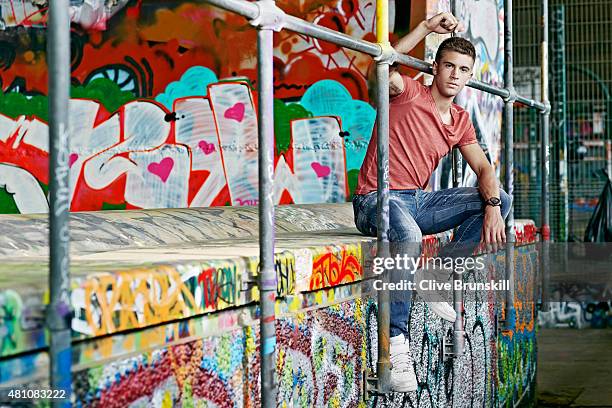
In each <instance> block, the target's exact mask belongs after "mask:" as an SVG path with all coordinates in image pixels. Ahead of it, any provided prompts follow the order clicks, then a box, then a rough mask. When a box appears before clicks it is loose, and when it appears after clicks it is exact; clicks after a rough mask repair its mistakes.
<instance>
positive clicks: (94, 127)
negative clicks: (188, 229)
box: [0, 68, 374, 213]
mask: <svg viewBox="0 0 612 408" xmlns="http://www.w3.org/2000/svg"><path fill="white" fill-rule="evenodd" d="M202 72H205V73H208V74H211V72H210V71H209V70H207V69H204V68H196V69H192V70H190V72H188V74H189V75H188V77H189V76H190V74H192V73H193V74H194V75H199V76H202V75H203V74H202ZM169 88H172V89H174V91H175V92H174V93H173V92H167V93H165V94H164V96H163V97H162V98H159V100H160V102H163V103H165V104H172V111H169V110H167V109H165V108H164V106H162V105H160V104H158V103H156V102H153V101H147V100H134V101H130V102H128V103H126V104H124V105H122V106H120V107H119V109H118V110H117V111H116V112H115V113H112V114H111V113H109V112H108V111H107V110H106V108H105V107H104V106H102V105H101V104H100V103H98V102H96V101H93V100H87V99H73V100H72V101H71V104H70V111H71V114H73V115H74V116H75V117H79V121H72V122H71V124H70V129H69V133H70V134H71V135H72V137H71V153H70V156H69V165H70V178H71V189H72V195H71V197H72V205H71V209H72V210H73V211H86V210H101V209H105V208H106V209H108V208H130V209H134V208H184V207H203V206H211V205H224V204H226V203H230V204H232V205H254V204H257V200H258V194H259V193H258V182H257V172H256V171H252V172H251V171H246V172H245V171H244V168H245V166H246V168H252V169H256V168H257V119H256V113H255V105H254V99H253V95H252V93H251V91H250V88H249V86H248V85H247V84H245V83H241V82H214V83H211V84H209V85H208V87H207V88H206V94H207V95H208V97H181V96H180V95H182V94H183V93H184V92H182V91H181V90H180V89H178V86H177V87H172V86H169ZM319 92H327V95H328V96H330V97H331V96H332V95H337V98H336V100H338V101H339V100H344V101H345V102H353V100H352V99H351V97H350V95H349V94H348V93H346V90H345V89H344V88H343V87H342V86H341V85H339V84H337V83H333V84H331V85H330V84H329V83H321V84H315V85H313V86H312V87H311V88H310V89H309V90H308V91H307V92H306V93H305V94H304V100H305V102H304V104H305V105H306V106H308V107H309V108H312V109H315V110H322V109H323V108H320V107H318V104H317V103H316V102H314V101H313V99H314V96H313V95H312V93H315V94H317V93H319ZM343 92H344V93H343ZM368 109H372V108H371V107H369V106H368ZM337 112H339V111H337ZM370 119H371V121H372V122H371V123H370V125H371V126H373V120H374V118H373V117H371V118H370ZM350 120H353V122H354V119H350V118H349V122H350ZM370 125H369V126H370ZM360 126H363V121H361V125H360ZM371 126H370V127H371ZM342 129H343V127H342V124H341V120H340V118H339V117H337V116H315V117H308V118H297V119H292V120H291V121H290V123H289V132H290V141H289V146H288V149H287V150H286V151H284V152H279V154H278V155H277V158H276V175H275V177H276V181H277V182H276V183H275V197H276V202H277V203H288V202H295V203H316V202H342V201H346V199H347V197H348V194H349V192H348V189H349V186H348V180H347V163H346V157H347V156H351V153H348V152H345V144H344V140H343V136H341V133H342V132H343V130H342ZM349 129H351V130H352V128H349ZM47 135H48V128H47V125H46V123H45V121H44V120H41V119H39V118H35V117H34V118H27V117H24V116H18V117H17V118H16V119H11V118H9V117H7V116H0V161H1V162H2V164H1V165H0V186H2V187H4V190H5V193H6V194H5V195H4V196H0V201H2V200H4V201H5V203H4V208H15V209H16V210H17V211H18V212H21V213H27V212H45V211H47V208H48V204H47V198H46V194H45V191H46V186H47V184H48V169H47V163H48V140H47V138H48V136H47ZM364 135H365V134H364ZM364 137H365V136H364ZM353 146H355V145H353Z"/></svg>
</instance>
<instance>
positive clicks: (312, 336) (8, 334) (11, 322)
mask: <svg viewBox="0 0 612 408" xmlns="http://www.w3.org/2000/svg"><path fill="white" fill-rule="evenodd" d="M328 207H329V208H333V211H332V210H329V211H325V209H326V208H328ZM351 211H352V210H351V206H350V204H349V203H346V204H343V205H316V206H311V205H305V206H283V207H282V208H281V209H279V223H278V231H279V234H278V235H277V244H276V249H277V253H276V257H275V270H276V275H277V299H278V301H277V304H276V316H277V323H276V329H277V348H276V350H277V355H276V358H277V373H278V379H279V380H278V381H279V387H278V392H279V394H278V395H279V405H280V406H285V405H283V403H285V404H286V406H296V407H297V406H299V407H311V406H329V407H337V406H347V407H349V406H380V407H404V406H405V407H413V406H418V407H431V406H500V405H507V404H511V403H518V402H519V400H521V399H523V398H527V397H525V395H529V392H530V390H532V387H531V386H532V379H533V375H534V373H535V369H536V367H535V361H536V359H535V323H534V321H535V309H534V305H533V301H532V299H533V294H534V293H535V287H534V282H535V279H536V278H535V274H534V271H535V270H536V267H537V265H536V263H537V256H536V252H535V247H534V245H529V243H530V242H532V240H533V238H534V231H533V228H534V227H533V224H532V223H524V222H518V221H517V231H516V232H517V236H519V237H520V239H521V242H522V243H523V244H526V246H522V247H520V248H519V249H518V250H517V251H516V253H515V267H516V270H515V280H514V286H515V288H516V293H515V297H514V300H513V304H512V307H511V308H510V310H511V312H510V314H509V315H508V316H506V306H505V303H504V302H505V300H504V299H505V298H503V297H502V298H499V297H494V296H493V295H490V294H488V293H481V292H467V293H466V297H465V313H464V322H465V327H466V337H465V339H466V341H465V345H466V351H465V354H464V355H462V356H460V357H457V358H454V359H449V360H446V359H444V356H443V349H444V347H443V344H444V341H445V340H449V339H450V338H451V337H452V325H451V324H449V323H447V322H445V321H442V320H441V319H440V318H438V317H437V316H435V315H434V314H432V313H431V312H430V311H429V309H428V308H427V307H426V306H425V305H424V304H423V303H422V302H421V301H420V299H419V298H418V297H415V298H414V299H413V305H412V313H411V316H410V322H409V324H410V343H411V350H412V351H411V353H412V357H413V361H414V364H415V371H416V373H417V378H418V381H419V386H420V388H419V391H418V392H414V393H409V394H403V395H400V394H397V395H396V394H393V395H390V396H389V397H387V398H386V399H383V398H378V399H377V398H375V397H371V398H369V399H367V400H366V397H365V394H364V375H365V374H372V373H373V372H374V370H375V367H376V356H377V324H376V302H375V299H376V298H375V293H373V292H371V289H370V286H371V285H368V281H364V276H366V268H367V265H368V261H367V258H368V256H369V254H370V249H371V247H370V242H369V241H371V239H370V238H366V237H362V236H361V235H358V234H354V233H351V232H350V231H348V232H347V229H346V228H347V226H346V224H343V222H346V220H347V219H348V218H350V216H351ZM313 212H314V213H319V214H323V215H324V217H320V218H319V219H318V220H317V221H316V223H315V224H316V225H315V224H313V223H312V218H313ZM253 213H254V212H253V208H252V207H232V208H228V207H223V208H219V209H212V208H211V209H207V210H189V209H187V210H146V211H145V210H142V211H134V212H125V211H118V212H106V213H77V214H73V215H72V217H73V219H74V221H75V222H74V223H73V225H74V228H73V229H74V237H75V238H76V239H75V245H74V252H73V255H72V265H71V269H72V270H71V272H72V296H71V303H72V308H73V310H74V314H73V318H72V333H73V338H74V340H75V342H73V352H72V356H73V367H74V377H73V379H74V380H73V387H74V398H75V402H77V401H78V403H76V405H79V404H80V405H81V406H117V407H118V406H134V407H136V406H155V407H166V406H177V405H178V404H183V405H193V406H199V405H204V406H206V404H208V405H209V406H210V405H214V406H244V407H257V406H259V383H258V381H259V380H258V378H259V369H260V368H259V364H260V362H259V338H258V327H259V326H258V322H259V311H258V306H257V300H258V297H259V295H258V292H257V289H256V286H255V285H254V283H253V282H256V281H257V275H258V273H259V262H258V257H257V254H258V246H257V241H256V240H255V239H254V238H253V236H252V235H251V236H250V237H249V236H248V235H247V234H246V233H245V231H248V230H249V229H250V228H253V229H256V223H254V222H253V220H255V218H254V217H255V216H254V214H253ZM147 215H148V216H147ZM0 218H2V219H3V222H2V223H0V230H1V232H2V234H1V235H2V236H3V237H7V236H8V239H4V240H0V244H1V245H0V248H3V251H2V252H0V253H2V254H3V256H5V259H6V262H3V263H2V265H0V272H1V273H2V275H3V276H5V277H7V278H6V279H5V281H3V282H4V283H2V286H0V340H1V343H0V345H1V349H0V351H1V355H0V385H5V384H8V383H11V384H24V386H25V384H27V386H28V387H29V388H32V386H33V384H43V385H44V382H45V381H46V373H47V372H48V364H49V361H48V355H47V353H46V351H45V350H46V346H47V337H46V335H45V331H44V307H45V303H46V299H47V296H48V295H47V294H46V290H45V289H46V280H45V279H42V277H43V276H46V273H47V265H46V263H45V262H44V259H46V254H45V253H44V252H43V251H41V249H40V248H39V244H40V241H41V240H42V239H41V238H40V237H38V236H37V234H39V235H41V236H46V231H45V230H44V228H41V227H40V226H36V223H35V222H34V223H30V229H23V230H22V229H19V227H18V225H19V224H16V223H15V222H14V219H16V218H25V219H31V220H36V219H38V218H40V219H44V218H45V217H44V215H28V216H25V215H2V216H1V217H0ZM5 219H6V220H7V222H4V220H5ZM206 219H208V222H209V224H206V222H205V220H206ZM11 220H13V221H11ZM200 221H202V222H200ZM106 224H120V225H121V226H122V227H123V229H124V231H127V232H128V236H130V237H131V240H128V241H125V242H124V241H121V240H120V239H121V236H118V237H119V242H107V241H106V239H107V236H108V231H110V230H109V226H108V225H106ZM105 225H106V226H105ZM178 225H180V228H181V229H182V230H184V231H185V232H186V233H188V234H190V235H189V236H188V238H189V240H193V241H194V243H191V244H189V243H188V242H185V241H180V240H176V237H175V236H174V235H173V234H172V232H173V231H174V230H176V229H177V228H179V227H178ZM92 226H95V228H93V229H92ZM136 227H137V228H136ZM241 227H242V228H241ZM197 228H200V230H197ZM224 229H225V230H226V231H224ZM92 231H94V232H92ZM130 231H131V232H130ZM231 231H236V235H237V236H234V237H231V238H229V239H228V238H227V236H226V235H225V233H227V232H231ZM295 232H299V236H298V235H297V234H295ZM215 234H216V235H215ZM240 234H242V235H240ZM178 235H180V236H182V233H181V234H178ZM178 235H177V236H178ZM198 237H199V238H198ZM447 239H448V236H447V235H446V234H441V235H436V236H428V237H426V238H425V240H424V247H425V248H426V252H427V253H428V254H429V255H431V256H433V255H435V253H436V251H437V250H438V249H439V248H440V247H441V246H442V245H443V244H444V242H446V241H447ZM155 240H156V242H155ZM15 242H20V243H21V245H16V244H15ZM331 242H333V243H334V244H333V245H332V244H330V243H331ZM10 248H13V249H12V252H11V249H10ZM16 248H17V249H16ZM28 250H29V251H30V252H29V254H30V255H29V256H28V255H27V253H28V252H27V251H28ZM153 257H155V261H152V260H151V259H152V258H153ZM486 264H487V265H488V267H487V268H486V269H484V270H482V271H479V272H476V271H472V272H468V273H466V274H464V275H463V276H464V280H465V281H468V282H472V281H473V282H476V281H484V280H487V279H488V277H489V275H490V276H494V275H495V274H497V276H499V273H501V272H500V271H503V269H504V266H505V257H504V255H503V254H497V255H495V256H492V257H489V258H488V259H487V261H486ZM485 278H487V279H485ZM501 319H504V320H505V321H506V323H505V324H504V325H503V326H502V324H501V322H500V320H501ZM198 404H199V405H198Z"/></svg>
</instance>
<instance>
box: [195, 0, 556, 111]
mask: <svg viewBox="0 0 612 408" xmlns="http://www.w3.org/2000/svg"><path fill="white" fill-rule="evenodd" d="M204 1H205V2H207V3H210V4H212V5H214V6H217V7H220V8H222V9H225V10H228V11H231V12H234V13H236V14H240V15H241V16H244V17H246V18H247V19H249V20H253V19H255V18H257V17H258V16H259V7H258V6H257V2H248V1H246V0H204ZM282 18H283V22H282V26H283V28H286V29H288V30H291V31H295V32H296V33H299V34H303V35H307V36H309V37H314V38H316V39H319V40H323V41H328V42H330V43H333V44H336V45H340V46H342V47H344V48H348V49H351V50H354V51H359V52H362V53H364V54H368V55H371V56H372V57H375V58H376V57H380V56H381V55H382V54H383V50H382V48H381V46H380V45H378V44H376V43H371V42H369V41H365V40H360V39H357V38H353V37H351V36H350V35H346V34H343V33H339V32H337V31H334V30H331V29H329V28H326V27H322V26H319V25H316V24H313V23H311V22H308V21H304V20H302V19H299V18H297V17H294V16H292V15H289V14H285V15H284V16H283V17H282ZM395 59H396V60H397V62H398V63H399V64H401V65H405V66H407V67H410V68H413V69H416V70H418V71H421V72H425V73H428V74H431V72H432V71H431V64H430V63H428V62H425V61H423V60H420V59H418V58H414V57H411V56H409V55H403V54H397V55H396V57H395ZM467 86H469V87H472V88H474V89H478V90H480V91H484V92H487V93H490V94H493V95H497V96H500V97H502V98H504V99H507V98H511V97H514V101H515V102H519V103H521V104H524V105H527V106H529V107H532V108H536V109H538V110H540V111H542V112H546V111H547V110H548V108H547V106H546V105H545V104H543V103H542V102H539V101H534V100H533V99H529V98H525V97H522V96H519V95H511V92H510V91H509V90H508V89H505V88H500V87H497V86H494V85H491V84H488V83H486V82H482V81H478V80H475V79H472V80H470V81H469V82H468V83H467Z"/></svg>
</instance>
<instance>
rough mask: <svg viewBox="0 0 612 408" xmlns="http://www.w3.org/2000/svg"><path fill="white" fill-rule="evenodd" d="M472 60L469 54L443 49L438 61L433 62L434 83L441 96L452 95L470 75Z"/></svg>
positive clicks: (461, 87)
mask: <svg viewBox="0 0 612 408" xmlns="http://www.w3.org/2000/svg"><path fill="white" fill-rule="evenodd" d="M473 67H474V60H473V59H472V57H470V56H469V55H465V54H461V53H458V52H456V51H445V52H444V53H443V54H442V57H441V58H440V61H439V62H434V64H433V73H434V84H435V85H436V88H438V91H439V92H440V94H441V95H442V96H445V97H454V96H456V95H457V94H458V93H459V91H461V90H462V89H463V87H464V86H465V84H466V83H467V81H469V80H470V78H471V77H472V68H473Z"/></svg>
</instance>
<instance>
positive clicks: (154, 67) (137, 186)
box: [0, 0, 395, 213]
mask: <svg viewBox="0 0 612 408" xmlns="http://www.w3.org/2000/svg"><path fill="white" fill-rule="evenodd" d="M277 3H278V5H279V6H280V7H281V8H283V9H284V10H285V11H286V12H288V13H290V14H292V15H295V16H298V17H300V18H304V19H307V20H309V21H312V22H314V23H315V24H318V25H321V26H323V27H328V28H333V29H335V30H338V31H340V32H343V33H346V34H349V35H351V36H353V37H356V38H363V39H367V40H374V39H375V37H374V34H373V30H374V18H375V17H374V14H375V7H373V6H372V4H371V2H369V1H365V0H363V1H362V0H325V1H301V2H299V4H296V3H295V2H293V1H278V2H277ZM390 3H391V4H390V6H391V19H390V20H391V22H392V25H393V21H395V19H394V14H395V5H394V4H395V3H394V1H391V2H390ZM47 5H48V4H47V1H40V0H27V1H15V0H7V1H5V2H4V3H2V6H1V7H0V11H1V13H2V19H3V21H4V23H3V24H4V29H3V30H0V66H1V67H2V71H1V72H0V83H1V86H2V91H3V93H2V94H0V212H1V213H35V212H45V211H48V197H47V195H48V194H47V190H48V177H49V176H48V170H47V162H48V150H49V148H48V128H47V120H48V118H47V115H48V113H47V107H48V100H47V79H48V78H47V65H46V60H45V58H46V39H47V29H46V24H47V11H48V7H47ZM70 13H71V19H72V21H73V23H74V24H73V25H72V32H71V54H72V84H73V86H72V89H71V96H72V98H73V99H72V101H71V104H70V119H71V120H70V129H69V134H70V157H69V163H70V180H71V190H72V197H71V198H72V206H71V210H73V211H83V210H103V209H126V208H127V209H130V208H163V207H165V208H177V207H178V208H182V207H202V206H218V205H235V206H242V205H253V204H256V203H257V194H258V191H257V150H258V147H257V113H256V112H257V106H256V103H255V101H256V100H257V95H256V94H255V91H254V90H255V89H256V85H257V73H256V67H257V64H256V30H255V29H254V28H252V27H251V26H250V25H249V24H248V22H247V21H246V20H245V19H244V18H243V17H240V16H237V15H234V14H232V13H229V12H225V11H223V10H221V9H217V8H215V7H212V6H208V5H205V4H195V3H190V2H181V4H180V5H172V6H168V5H166V4H163V5H162V4H159V3H156V2H146V1H145V2H143V1H142V0H134V1H129V2H128V1H126V0H120V1H104V0H86V1H84V2H83V1H81V2H72V3H71V10H70ZM391 28H393V27H391ZM227 44H240V46H239V47H227ZM370 63H371V59H370V58H369V57H367V56H365V55H363V54H360V53H356V52H353V51H350V50H345V49H342V48H340V47H336V46H334V45H332V44H329V43H325V42H321V41H318V40H314V39H311V38H307V37H304V36H301V35H297V34H294V33H290V32H282V33H279V34H277V35H276V36H275V50H274V70H275V75H274V78H275V83H274V89H275V97H276V98H277V99H276V101H275V104H274V115H275V140H276V154H275V174H276V182H277V185H278V187H277V190H276V192H275V193H276V202H277V203H312V202H341V201H346V200H347V198H348V195H349V194H350V191H351V189H352V188H354V184H355V183H356V177H357V172H358V170H359V167H360V165H361V162H362V161H363V158H364V156H365V150H366V148H367V144H368V142H369V139H370V135H371V132H372V129H373V126H374V120H375V111H374V109H373V108H372V107H371V106H370V105H369V104H368V103H367V99H368V96H367V95H368V92H367V91H368V90H367V85H366V80H365V75H366V73H367V70H368V67H369V65H370ZM245 169H246V171H245Z"/></svg>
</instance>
